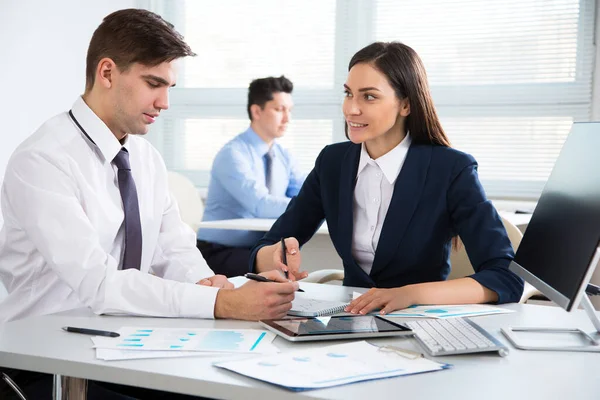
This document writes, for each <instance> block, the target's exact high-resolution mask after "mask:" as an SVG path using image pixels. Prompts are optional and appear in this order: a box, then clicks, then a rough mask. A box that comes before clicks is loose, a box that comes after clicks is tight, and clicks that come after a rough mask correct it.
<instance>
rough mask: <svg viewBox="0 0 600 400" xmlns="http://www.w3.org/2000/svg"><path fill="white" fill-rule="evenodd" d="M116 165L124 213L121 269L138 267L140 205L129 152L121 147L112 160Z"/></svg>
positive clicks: (140, 241) (139, 254) (140, 240)
mask: <svg viewBox="0 0 600 400" xmlns="http://www.w3.org/2000/svg"><path fill="white" fill-rule="evenodd" d="M113 163H114V164H115V165H116V166H117V168H118V172H117V176H118V178H119V191H120V192H121V200H123V212H124V213H125V251H124V254H123V269H128V268H135V269H140V265H141V263H142V224H141V222H140V206H139V204H138V196H137V190H136V188H135V182H134V181H133V175H132V174H131V167H130V165H129V152H128V151H127V150H126V149H125V148H124V147H121V150H120V151H119V153H117V155H116V157H115V158H114V160H113Z"/></svg>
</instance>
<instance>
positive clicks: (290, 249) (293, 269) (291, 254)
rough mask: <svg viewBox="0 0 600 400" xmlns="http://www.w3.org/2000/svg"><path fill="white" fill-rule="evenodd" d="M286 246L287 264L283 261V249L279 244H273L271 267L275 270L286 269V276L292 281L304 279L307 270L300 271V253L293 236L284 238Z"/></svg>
mask: <svg viewBox="0 0 600 400" xmlns="http://www.w3.org/2000/svg"><path fill="white" fill-rule="evenodd" d="M284 240H285V247H286V261H287V265H285V264H284V263H283V249H282V247H281V244H279V243H277V244H274V246H275V249H274V251H273V267H275V269H276V270H280V271H283V272H286V271H288V272H289V274H288V278H289V279H290V280H292V281H296V280H299V279H304V278H306V277H307V276H308V272H306V271H302V272H301V271H300V264H301V262H302V257H301V255H300V244H299V243H298V240H297V239H296V238H294V237H289V238H285V239H284Z"/></svg>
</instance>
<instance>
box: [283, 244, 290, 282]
mask: <svg viewBox="0 0 600 400" xmlns="http://www.w3.org/2000/svg"><path fill="white" fill-rule="evenodd" d="M281 252H282V253H283V257H282V258H281V261H282V262H283V265H285V266H286V267H287V248H286V247H285V240H284V238H281ZM283 274H284V275H285V279H289V277H288V272H287V271H283Z"/></svg>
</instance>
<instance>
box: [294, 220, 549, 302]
mask: <svg viewBox="0 0 600 400" xmlns="http://www.w3.org/2000/svg"><path fill="white" fill-rule="evenodd" d="M500 218H501V219H502V223H503V224H504V228H505V229H506V233H507V234H508V238H509V240H510V243H511V244H512V246H513V249H514V250H515V251H517V248H518V247H519V244H520V243H521V239H522V238H523V234H522V233H521V231H520V230H519V228H517V227H516V226H515V225H514V224H513V223H511V222H510V221H508V220H507V219H505V218H503V217H500ZM450 262H451V265H452V271H451V272H450V275H449V276H448V279H457V278H462V277H465V276H468V275H471V274H473V273H474V272H475V271H474V270H473V266H472V265H471V261H469V257H468V255H467V251H466V249H465V246H464V245H463V244H462V242H460V241H459V245H458V248H457V249H453V250H452V253H451V254H450ZM335 280H344V271H343V270H340V269H322V270H319V271H315V272H311V273H310V274H309V275H308V276H307V277H306V278H304V279H303V280H302V282H312V283H327V282H330V281H335ZM536 295H541V292H540V291H538V290H537V289H536V288H534V287H533V286H531V285H530V284H529V283H527V282H525V288H524V290H523V295H522V296H521V300H520V301H519V303H525V302H526V301H527V300H529V299H530V298H531V297H532V296H536Z"/></svg>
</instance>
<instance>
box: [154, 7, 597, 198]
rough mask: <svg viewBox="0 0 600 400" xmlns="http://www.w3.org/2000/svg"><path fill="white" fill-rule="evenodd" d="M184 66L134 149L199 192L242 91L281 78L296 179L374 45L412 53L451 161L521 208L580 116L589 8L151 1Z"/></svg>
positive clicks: (241, 123)
mask: <svg viewBox="0 0 600 400" xmlns="http://www.w3.org/2000/svg"><path fill="white" fill-rule="evenodd" d="M151 9H153V11H156V12H159V13H161V14H162V15H164V16H165V17H166V18H167V19H168V20H169V21H171V22H173V23H174V24H175V26H176V28H177V29H178V30H179V31H180V32H181V33H182V34H183V35H184V36H185V38H186V41H187V42H188V43H189V44H190V45H191V47H192V49H193V50H194V51H195V52H196V53H197V54H198V56H197V57H195V58H187V59H185V60H183V63H182V65H181V68H180V73H179V79H178V84H177V88H174V89H172V92H171V109H170V110H169V111H168V112H167V113H165V114H163V115H162V116H161V119H162V121H161V123H160V124H157V126H155V127H153V129H152V130H151V133H150V134H149V135H148V138H149V139H150V140H151V141H152V142H153V143H154V144H155V146H156V147H157V148H158V149H159V151H160V152H161V153H162V154H163V157H164V158H165V162H166V164H167V167H168V168H170V169H173V170H177V171H179V172H182V173H184V174H186V175H187V176H189V177H190V178H191V179H193V180H194V182H195V183H196V185H197V186H199V187H204V186H206V185H207V184H208V179H209V178H208V173H209V171H210V167H211V165H212V160H213V158H214V155H215V154H216V152H217V151H218V150H219V149H220V148H221V147H222V146H223V144H224V143H226V142H227V141H228V140H230V139H231V138H233V137H234V136H235V135H237V134H239V133H241V132H242V131H243V130H245V129H246V128H247V126H248V125H249V120H248V118H247V115H246V96H247V87H248V84H249V83H250V81H251V80H252V79H255V78H259V77H265V76H279V75H282V74H284V75H286V76H287V77H288V78H290V79H291V80H292V82H294V93H293V98H294V102H295V108H294V110H293V116H292V121H291V123H290V127H289V130H288V132H287V134H286V136H285V137H284V138H283V139H282V140H281V143H282V144H283V145H284V146H285V147H287V148H289V149H290V151H291V152H292V153H293V154H294V155H295V156H296V158H297V159H298V160H299V162H300V164H301V166H302V168H303V169H304V170H305V171H306V172H308V171H309V170H310V169H311V168H312V166H313V165H314V161H315V158H316V156H317V155H318V153H319V151H320V150H321V149H322V148H323V147H324V146H325V145H326V144H329V143H332V142H337V141H342V140H345V137H344V133H343V116H342V113H341V104H342V99H343V96H342V92H343V89H342V84H343V83H344V82H345V79H346V74H347V65H348V62H349V60H350V58H351V56H352V55H353V54H354V52H356V51H357V50H358V49H360V48H361V47H363V46H365V45H367V44H369V43H371V42H372V41H375V40H383V41H391V40H397V41H401V42H404V43H406V44H408V45H409V46H411V47H413V48H414V49H415V50H416V51H417V53H419V55H420V56H421V58H422V59H423V62H424V64H425V67H426V69H427V73H428V78H429V82H430V87H431V91H432V94H433V98H434V102H435V104H436V107H437V109H438V112H439V115H440V118H441V120H442V124H443V126H444V128H445V130H446V133H447V134H448V136H449V137H450V140H451V142H452V144H453V146H454V147H456V148H458V149H459V150H462V151H465V152H467V153H470V154H473V155H474V156H475V158H476V159H477V160H478V162H479V174H480V178H481V180H482V183H483V185H484V187H485V189H486V191H487V193H488V195H489V196H490V197H496V198H526V199H535V198H536V197H538V196H539V194H540V192H541V190H542V188H543V185H544V183H545V181H546V179H547V177H548V175H549V173H550V171H551V169H552V166H553V164H554V161H555V159H556V157H557V156H558V153H559V151H560V148H561V146H562V144H563V142H564V140H565V138H566V136H567V135H568V132H569V129H570V127H571V124H572V123H573V122H574V121H587V120H589V118H590V111H591V88H592V75H593V60H594V52H595V49H594V47H595V46H594V41H593V39H594V15H595V2H594V1H593V0H505V1H499V0H490V1H481V0H422V1H418V2H415V1H406V0H376V1H363V0H337V1H334V0H305V1H302V2H282V1H276V0H256V1H254V2H244V1H239V0H224V1H219V2H214V1H192V0H189V1H176V2H175V1H153V2H152V6H151Z"/></svg>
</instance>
